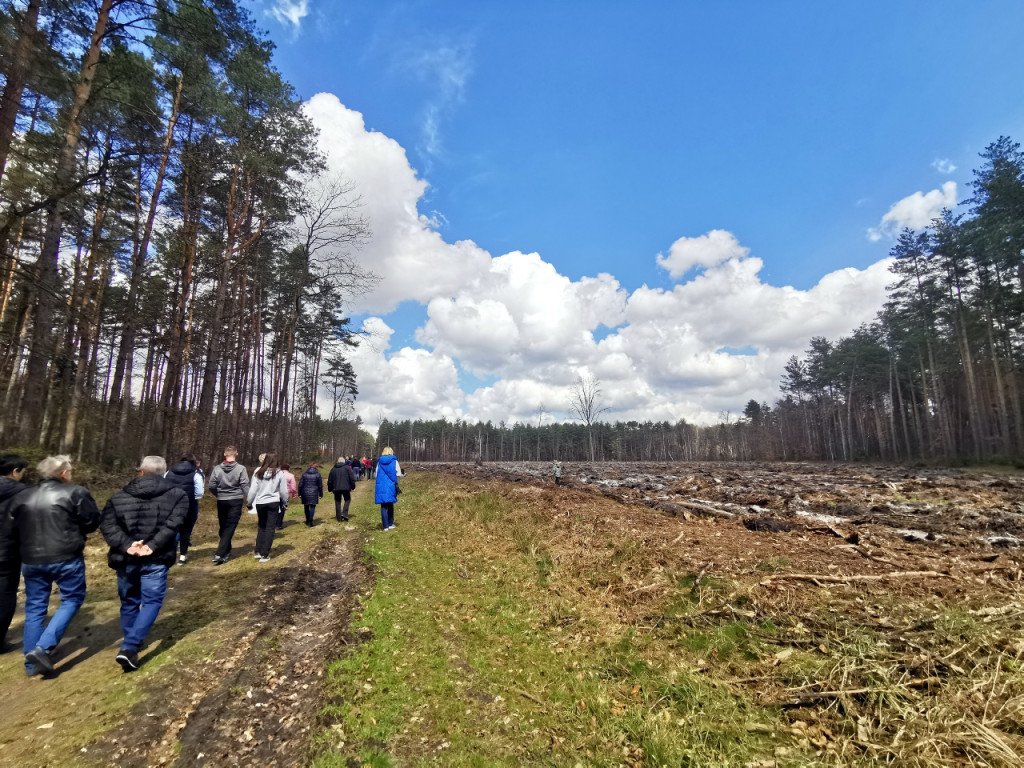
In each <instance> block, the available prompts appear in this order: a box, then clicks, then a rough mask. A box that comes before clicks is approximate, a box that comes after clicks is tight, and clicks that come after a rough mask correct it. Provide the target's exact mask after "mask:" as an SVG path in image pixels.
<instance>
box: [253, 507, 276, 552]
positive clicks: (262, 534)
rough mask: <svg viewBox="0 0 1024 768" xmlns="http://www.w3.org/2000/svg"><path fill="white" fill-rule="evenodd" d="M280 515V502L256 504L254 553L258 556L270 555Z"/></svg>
mask: <svg viewBox="0 0 1024 768" xmlns="http://www.w3.org/2000/svg"><path fill="white" fill-rule="evenodd" d="M280 515H281V505H280V503H276V504H257V505H256V526H257V527H256V554H257V555H259V556H260V557H269V556H270V547H271V546H273V544H274V534H275V533H277V520H278V518H279V517H280Z"/></svg>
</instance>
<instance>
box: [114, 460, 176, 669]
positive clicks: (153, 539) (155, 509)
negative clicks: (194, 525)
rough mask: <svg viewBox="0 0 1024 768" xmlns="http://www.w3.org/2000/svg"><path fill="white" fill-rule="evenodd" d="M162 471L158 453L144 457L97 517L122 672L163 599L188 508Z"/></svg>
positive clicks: (130, 665)
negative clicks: (116, 611)
mask: <svg viewBox="0 0 1024 768" xmlns="http://www.w3.org/2000/svg"><path fill="white" fill-rule="evenodd" d="M166 471H167V462H166V461H164V459H163V458H161V457H160V456H147V457H146V458H144V459H143V460H142V463H141V464H140V465H139V476H138V477H136V478H135V479H134V480H132V481H131V482H130V483H128V485H126V486H125V487H124V490H122V491H118V492H117V493H115V494H114V495H113V496H112V497H111V498H110V501H108V502H107V505H106V506H105V507H104V508H103V515H102V517H101V518H100V531H101V532H102V533H103V538H104V539H106V541H107V544H109V545H110V552H109V553H108V554H107V563H108V564H109V565H110V567H111V568H113V569H114V570H116V571H117V594H118V596H119V597H120V598H121V631H122V632H123V633H124V640H122V641H121V650H119V651H118V653H117V663H118V664H120V665H121V668H122V669H124V671H125V672H131V671H132V670H135V669H138V668H139V649H140V648H142V645H143V643H144V642H145V640H146V635H147V634H149V630H150V627H152V626H153V622H155V621H156V617H157V614H159V613H160V608H161V607H162V606H163V604H164V595H165V594H166V592H167V570H168V568H170V567H171V566H172V565H174V558H175V554H176V549H177V545H176V539H177V534H178V529H179V528H181V526H182V523H184V521H185V515H186V513H187V512H188V496H187V495H186V494H185V492H184V491H183V490H181V488H179V487H178V486H176V485H175V484H174V483H173V482H171V481H170V480H167V479H165V478H164V477H163V474H164V472H166Z"/></svg>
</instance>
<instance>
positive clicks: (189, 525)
mask: <svg viewBox="0 0 1024 768" xmlns="http://www.w3.org/2000/svg"><path fill="white" fill-rule="evenodd" d="M198 519H199V499H189V500H188V512H186V513H185V522H184V523H182V524H181V530H180V531H178V551H179V552H180V553H181V554H183V555H184V554H185V553H186V552H188V548H189V547H191V546H192V531H193V529H195V527H196V521H197V520H198Z"/></svg>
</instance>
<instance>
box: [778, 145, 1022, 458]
mask: <svg viewBox="0 0 1024 768" xmlns="http://www.w3.org/2000/svg"><path fill="white" fill-rule="evenodd" d="M981 159H982V161H983V162H982V164H981V166H980V167H979V168H978V169H976V170H975V171H974V179H973V181H972V183H971V185H970V188H971V192H972V195H971V197H970V198H969V199H968V200H967V201H966V202H965V204H964V205H965V207H966V208H967V210H966V212H964V213H962V214H955V213H954V212H952V211H949V210H947V211H944V212H943V213H942V215H941V216H940V217H939V218H937V219H935V220H934V221H933V222H932V223H931V226H929V227H927V228H925V229H924V230H923V231H920V232H914V231H911V230H909V229H907V230H904V231H903V232H902V233H901V234H900V236H899V239H898V241H897V243H896V245H895V246H894V247H893V249H892V251H891V254H890V255H891V256H892V257H893V258H894V260H895V263H894V264H893V267H892V271H893V273H894V275H895V276H896V279H895V281H894V282H893V284H892V285H891V286H889V295H888V301H887V302H886V305H885V308H884V310H883V311H882V312H880V313H879V316H878V319H877V321H876V322H874V323H872V324H871V325H865V326H863V327H861V328H859V329H858V330H857V331H856V332H854V333H853V334H852V335H851V336H849V337H847V338H843V339H839V340H838V341H834V342H833V341H829V340H827V339H824V338H815V339H812V340H811V345H810V349H809V350H808V352H807V355H806V357H804V358H803V359H797V358H793V359H791V360H790V362H789V364H788V365H787V367H786V376H785V379H784V382H783V387H782V388H783V391H784V392H785V393H786V397H785V399H784V400H783V401H781V402H780V403H778V404H777V406H776V408H775V409H774V411H772V412H770V413H767V414H765V418H764V419H763V426H764V429H763V430H762V433H763V434H764V435H765V438H766V439H769V440H772V439H774V438H775V434H776V430H775V427H776V426H778V427H780V429H781V433H780V435H779V438H778V439H780V440H781V439H784V438H785V437H788V440H789V444H790V446H791V447H797V446H798V447H799V451H800V452H801V453H803V454H805V455H809V456H814V457H820V458H827V459H856V458H861V457H868V458H879V459H886V460H897V461H902V460H918V459H942V460H947V461H948V460H962V461H987V460H994V459H1000V460H1002V459H1014V460H1016V459H1019V457H1021V456H1024V403H1022V388H1024V375H1022V371H1021V364H1022V358H1024V153H1022V152H1021V150H1020V145H1019V144H1018V143H1016V142H1014V141H1011V140H1010V139H1009V138H1007V137H1001V138H1000V139H999V140H998V141H995V142H993V143H992V144H990V145H989V146H988V147H987V148H986V149H985V151H984V152H982V153H981ZM794 422H795V423H796V424H799V429H797V428H796V427H795V424H794ZM775 449H776V450H777V446H776V448H775Z"/></svg>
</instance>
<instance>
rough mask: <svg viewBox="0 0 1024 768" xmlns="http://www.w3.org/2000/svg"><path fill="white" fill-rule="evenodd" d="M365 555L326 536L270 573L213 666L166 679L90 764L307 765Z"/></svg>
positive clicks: (357, 545) (358, 540)
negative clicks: (326, 680)
mask: <svg viewBox="0 0 1024 768" xmlns="http://www.w3.org/2000/svg"><path fill="white" fill-rule="evenodd" d="M362 546H363V540H362V537H361V536H347V537H338V536H330V537H326V538H324V539H323V540H322V541H320V542H319V543H317V545H316V546H315V547H313V548H312V549H311V550H310V551H309V552H308V553H307V554H306V555H304V556H303V557H302V558H301V559H299V560H297V561H295V562H293V563H292V564H290V565H288V566H285V567H283V568H281V569H280V570H277V571H275V572H273V573H272V574H268V575H270V578H269V579H268V580H267V581H266V582H265V584H264V585H263V586H262V587H261V589H260V591H259V592H258V593H256V594H253V596H252V600H251V601H250V602H249V603H248V606H249V607H248V609H247V610H246V612H245V613H244V614H243V615H240V616H238V617H237V619H236V620H235V621H234V622H233V623H232V625H231V628H230V629H229V631H228V632H226V633H225V634H224V636H222V637H220V638H217V643H218V645H217V648H216V649H215V650H214V652H213V654H212V659H208V660H201V661H197V663H196V664H195V665H194V666H190V667H184V668H183V667H182V666H181V665H177V666H176V667H174V668H173V669H170V670H168V671H169V673H170V675H171V677H172V679H171V680H170V681H169V684H168V687H167V688H165V689H162V690H153V691H152V692H151V693H150V695H149V696H147V698H146V699H145V700H144V701H143V702H142V703H141V704H140V705H138V706H137V707H135V709H134V711H133V712H132V715H131V716H130V718H129V720H128V721H127V722H126V723H125V724H124V725H122V726H121V727H119V728H118V729H116V730H115V731H114V732H112V733H110V734H108V735H107V736H105V737H104V738H102V739H101V740H100V741H99V742H98V743H96V744H93V745H91V746H90V747H89V751H88V754H89V757H90V759H91V760H92V761H96V763H97V764H101V765H118V766H120V767H121V768H125V767H129V766H139V767H140V768H142V767H144V766H154V765H177V766H193V765H211V766H213V765H216V766H231V765H259V766H293V765H305V764H307V763H308V761H309V754H310V740H311V737H312V736H313V735H314V733H315V732H316V730H317V726H318V714H317V713H318V710H319V708H320V707H321V705H322V704H323V674H324V668H325V666H326V664H327V663H328V662H329V661H330V660H331V659H332V658H335V657H336V656H337V655H338V654H339V652H340V649H341V648H343V647H344V646H345V645H347V644H348V643H349V637H348V636H347V630H348V626H349V620H348V617H349V614H350V613H351V611H352V608H353V606H354V605H355V604H356V602H357V599H358V595H359V592H360V591H361V590H362V589H363V588H364V587H365V585H366V580H367V576H368V569H367V566H366V564H365V563H364V562H363V560H362V558H361V557H359V552H360V550H361V548H362ZM165 682H166V681H165ZM178 743H180V749H179V748H178V747H177V746H176V745H177V744H178Z"/></svg>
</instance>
